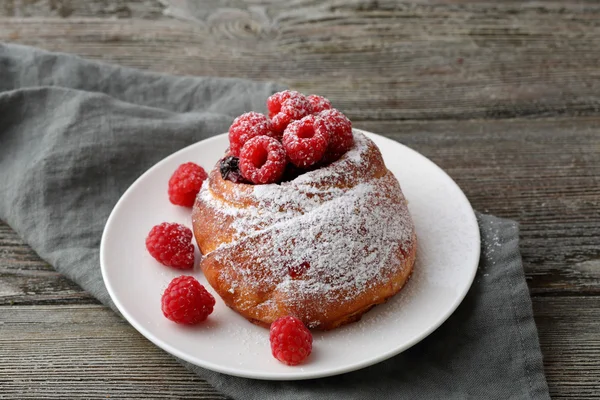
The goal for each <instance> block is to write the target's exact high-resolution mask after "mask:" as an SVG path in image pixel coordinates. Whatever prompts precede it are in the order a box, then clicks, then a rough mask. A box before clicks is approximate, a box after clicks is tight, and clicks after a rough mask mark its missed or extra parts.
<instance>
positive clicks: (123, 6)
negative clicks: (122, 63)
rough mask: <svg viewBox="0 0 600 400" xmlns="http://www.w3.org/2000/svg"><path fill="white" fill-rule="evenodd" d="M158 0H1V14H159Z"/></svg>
mask: <svg viewBox="0 0 600 400" xmlns="http://www.w3.org/2000/svg"><path fill="white" fill-rule="evenodd" d="M164 8H165V6H164V5H163V4H162V3H161V2H160V1H159V0H112V1H111V0H86V1H79V0H2V2H0V16H2V17H58V18H73V17H101V18H148V19H154V18H162V17H163V10H164Z"/></svg>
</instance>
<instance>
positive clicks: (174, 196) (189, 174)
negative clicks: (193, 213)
mask: <svg viewBox="0 0 600 400" xmlns="http://www.w3.org/2000/svg"><path fill="white" fill-rule="evenodd" d="M206 178H208V174H207V173H206V171H205V170H204V168H202V167H201V166H199V165H196V164H194V163H193V162H188V163H185V164H181V165H180V166H179V167H178V168H177V169H176V170H175V172H173V175H171V178H170V179H169V200H170V201H171V203H173V204H175V205H176V206H184V207H191V206H193V205H194V200H196V195H197V194H198V192H199V191H200V188H201V187H202V183H203V182H204V180H205V179H206Z"/></svg>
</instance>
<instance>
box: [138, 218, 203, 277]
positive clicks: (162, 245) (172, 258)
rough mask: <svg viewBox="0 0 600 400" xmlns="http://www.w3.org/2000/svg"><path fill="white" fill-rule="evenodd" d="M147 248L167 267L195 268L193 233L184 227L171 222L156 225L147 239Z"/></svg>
mask: <svg viewBox="0 0 600 400" xmlns="http://www.w3.org/2000/svg"><path fill="white" fill-rule="evenodd" d="M146 248H147V249H148V251H149V252H150V255H152V257H154V258H155V259H156V261H158V262H160V263H161V264H163V265H166V266H167V267H173V268H177V269H189V268H193V267H194V245H193V244H192V231H191V230H190V229H189V228H186V227H185V226H183V225H180V224H172V223H169V222H163V223H162V224H160V225H156V226H155V227H154V228H152V229H151V230H150V233H149V234H148V237H147V238H146Z"/></svg>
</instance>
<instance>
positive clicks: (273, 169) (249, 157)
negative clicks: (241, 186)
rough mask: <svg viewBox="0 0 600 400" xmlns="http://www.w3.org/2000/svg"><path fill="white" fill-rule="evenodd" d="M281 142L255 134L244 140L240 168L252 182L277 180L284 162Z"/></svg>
mask: <svg viewBox="0 0 600 400" xmlns="http://www.w3.org/2000/svg"><path fill="white" fill-rule="evenodd" d="M286 161H287V160H286V157H285V150H284V149H283V146H282V145H281V143H279V142H278V141H277V140H276V139H273V138H272V137H268V136H257V137H255V138H252V139H250V140H248V141H247V142H246V144H245V145H244V147H243V148H242V151H241V153H240V170H241V171H242V175H243V176H244V178H246V179H248V180H249V181H251V182H252V183H259V184H260V183H273V182H277V181H278V180H279V179H280V178H281V176H282V175H283V172H284V171H285V164H286Z"/></svg>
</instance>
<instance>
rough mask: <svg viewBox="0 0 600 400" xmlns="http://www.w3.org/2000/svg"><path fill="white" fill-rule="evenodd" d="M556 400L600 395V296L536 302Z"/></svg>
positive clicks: (536, 318)
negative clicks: (599, 323)
mask: <svg viewBox="0 0 600 400" xmlns="http://www.w3.org/2000/svg"><path fill="white" fill-rule="evenodd" d="M533 311H534V314H535V320H536V324H537V326H538V334H539V337H540V346H541V348H542V353H543V354H544V370H545V373H546V379H547V381H548V385H549V387H550V395H551V397H552V398H553V399H594V398H598V396H599V395H600V325H598V320H600V297H560V298H555V297H543V298H534V299H533Z"/></svg>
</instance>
